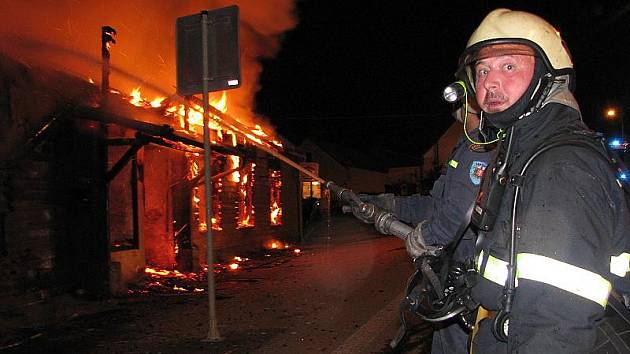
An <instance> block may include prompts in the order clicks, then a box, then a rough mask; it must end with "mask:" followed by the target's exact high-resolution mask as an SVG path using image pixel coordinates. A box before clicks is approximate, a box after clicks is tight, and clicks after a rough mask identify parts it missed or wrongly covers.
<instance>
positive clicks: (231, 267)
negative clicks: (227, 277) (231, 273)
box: [228, 263, 239, 270]
mask: <svg viewBox="0 0 630 354" xmlns="http://www.w3.org/2000/svg"><path fill="white" fill-rule="evenodd" d="M228 267H230V269H232V270H236V269H238V267H239V265H238V263H230V265H229V266H228Z"/></svg>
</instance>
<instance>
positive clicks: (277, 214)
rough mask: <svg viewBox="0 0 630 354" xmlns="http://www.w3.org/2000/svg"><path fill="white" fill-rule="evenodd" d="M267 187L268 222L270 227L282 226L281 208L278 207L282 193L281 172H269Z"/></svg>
mask: <svg viewBox="0 0 630 354" xmlns="http://www.w3.org/2000/svg"><path fill="white" fill-rule="evenodd" d="M269 187H270V189H269V200H270V206H269V219H270V220H269V221H270V222H271V225H282V207H280V197H281V191H282V172H281V171H278V170H270V171H269Z"/></svg>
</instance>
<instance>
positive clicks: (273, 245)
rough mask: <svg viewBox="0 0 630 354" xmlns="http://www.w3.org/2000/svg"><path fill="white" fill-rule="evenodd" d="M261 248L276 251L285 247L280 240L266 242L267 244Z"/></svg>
mask: <svg viewBox="0 0 630 354" xmlns="http://www.w3.org/2000/svg"><path fill="white" fill-rule="evenodd" d="M263 248H265V249H268V250H277V249H282V248H286V247H285V244H284V242H282V241H280V240H268V241H267V242H265V243H264V244H263Z"/></svg>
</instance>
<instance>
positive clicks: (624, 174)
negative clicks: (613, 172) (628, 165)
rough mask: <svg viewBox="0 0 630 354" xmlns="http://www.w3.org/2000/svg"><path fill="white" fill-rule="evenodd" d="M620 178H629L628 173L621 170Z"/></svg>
mask: <svg viewBox="0 0 630 354" xmlns="http://www.w3.org/2000/svg"><path fill="white" fill-rule="evenodd" d="M619 179H620V180H622V181H626V180H628V174H627V173H625V172H620V173H619Z"/></svg>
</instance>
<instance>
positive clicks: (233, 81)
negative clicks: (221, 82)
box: [228, 80, 238, 86]
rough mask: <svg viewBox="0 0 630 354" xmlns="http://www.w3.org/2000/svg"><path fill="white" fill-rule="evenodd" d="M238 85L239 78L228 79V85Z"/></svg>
mask: <svg viewBox="0 0 630 354" xmlns="http://www.w3.org/2000/svg"><path fill="white" fill-rule="evenodd" d="M236 85H238V80H228V86H236Z"/></svg>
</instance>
